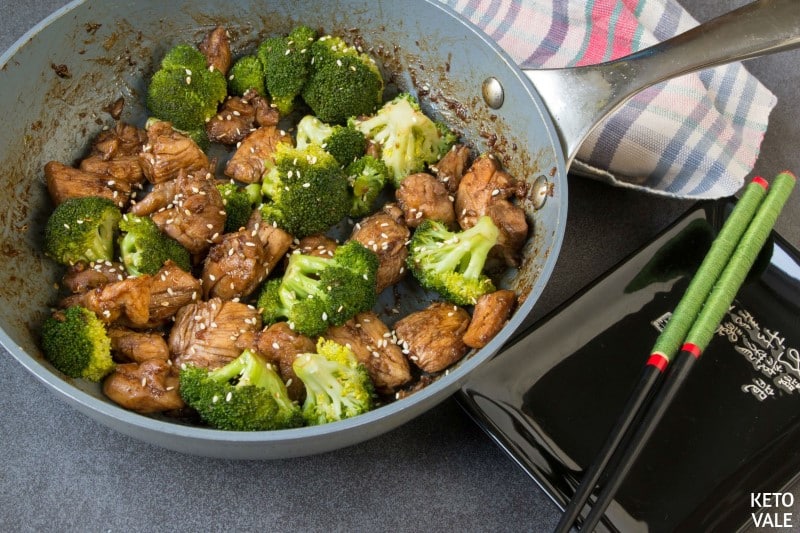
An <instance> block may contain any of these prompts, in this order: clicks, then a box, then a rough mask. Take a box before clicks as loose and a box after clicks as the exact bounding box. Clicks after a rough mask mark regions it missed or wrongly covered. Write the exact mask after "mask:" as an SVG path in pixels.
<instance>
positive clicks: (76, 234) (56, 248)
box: [44, 196, 122, 265]
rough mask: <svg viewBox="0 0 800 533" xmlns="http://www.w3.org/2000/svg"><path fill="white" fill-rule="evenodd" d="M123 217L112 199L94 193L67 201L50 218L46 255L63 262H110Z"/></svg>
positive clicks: (45, 248)
mask: <svg viewBox="0 0 800 533" xmlns="http://www.w3.org/2000/svg"><path fill="white" fill-rule="evenodd" d="M121 219H122V213H121V212H120V210H119V208H118V207H117V206H116V205H114V202H112V201H111V200H108V199H105V198H98V197H94V196H89V197H83V198H72V199H69V200H66V201H65V202H63V203H61V204H59V205H58V207H56V208H55V210H54V211H53V212H52V214H51V215H50V217H49V218H48V219H47V223H46V225H45V228H44V251H45V254H47V256H48V257H50V258H51V259H53V260H55V261H57V262H59V263H61V264H63V265H72V264H75V263H77V262H79V261H86V262H92V261H111V260H112V259H114V237H115V236H116V234H117V231H118V227H119V221H120V220H121Z"/></svg>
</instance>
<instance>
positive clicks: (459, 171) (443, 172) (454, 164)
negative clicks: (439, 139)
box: [431, 144, 470, 194]
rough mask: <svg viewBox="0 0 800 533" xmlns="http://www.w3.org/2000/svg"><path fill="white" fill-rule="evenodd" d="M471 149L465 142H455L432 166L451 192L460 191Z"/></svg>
mask: <svg viewBox="0 0 800 533" xmlns="http://www.w3.org/2000/svg"><path fill="white" fill-rule="evenodd" d="M469 157H470V151H469V148H467V147H466V146H464V145H463V144H454V145H453V147H452V148H451V149H450V150H448V152H447V153H446V154H445V155H444V157H442V158H441V159H440V160H439V162H438V163H436V164H435V165H434V166H432V167H431V170H432V171H433V173H434V174H436V177H437V178H438V179H439V181H441V182H442V183H444V185H445V187H447V190H448V191H450V194H455V193H456V191H458V184H459V183H461V177H462V176H463V175H464V170H466V168H467V165H468V164H469Z"/></svg>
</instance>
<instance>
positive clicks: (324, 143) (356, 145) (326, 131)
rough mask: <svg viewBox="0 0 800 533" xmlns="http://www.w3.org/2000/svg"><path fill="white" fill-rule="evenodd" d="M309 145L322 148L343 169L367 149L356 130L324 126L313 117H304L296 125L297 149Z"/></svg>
mask: <svg viewBox="0 0 800 533" xmlns="http://www.w3.org/2000/svg"><path fill="white" fill-rule="evenodd" d="M309 144H317V145H319V146H321V147H322V148H324V149H325V151H326V152H328V153H329V154H331V155H332V156H333V157H335V158H336V161H338V162H339V164H340V165H342V166H343V167H345V166H347V165H349V164H350V163H352V162H353V161H355V160H356V159H358V158H359V157H361V156H362V155H364V152H365V151H366V149H367V139H366V137H364V134H363V133H361V132H360V131H358V130H357V129H355V128H351V127H349V126H342V125H341V124H333V125H331V124H326V123H324V122H322V121H321V120H320V119H318V118H317V117H315V116H313V115H306V116H304V117H303V118H302V119H300V122H298V123H297V147H298V148H305V147H306V146H308V145H309Z"/></svg>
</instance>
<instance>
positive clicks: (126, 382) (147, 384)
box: [103, 359, 184, 414]
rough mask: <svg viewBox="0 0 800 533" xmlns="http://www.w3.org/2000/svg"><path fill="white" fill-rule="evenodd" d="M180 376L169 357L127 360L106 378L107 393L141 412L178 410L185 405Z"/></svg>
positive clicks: (116, 401)
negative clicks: (137, 361)
mask: <svg viewBox="0 0 800 533" xmlns="http://www.w3.org/2000/svg"><path fill="white" fill-rule="evenodd" d="M178 375H179V373H178V372H177V371H175V370H174V369H173V367H172V365H171V364H170V361H168V360H167V361H164V360H161V359H148V360H147V361H144V362H142V363H124V364H120V365H117V366H116V368H115V369H114V371H113V372H112V373H111V374H109V375H108V377H106V379H105V380H104V381H103V392H104V393H105V395H106V396H108V397H109V398H110V399H111V400H112V401H113V402H114V403H116V404H118V405H121V406H122V407H124V408H126V409H130V410H131V411H136V412H137V413H142V414H150V413H161V412H164V411H175V410H178V409H182V408H183V407H184V403H183V399H182V398H181V395H180V393H179V390H178V387H179V378H178Z"/></svg>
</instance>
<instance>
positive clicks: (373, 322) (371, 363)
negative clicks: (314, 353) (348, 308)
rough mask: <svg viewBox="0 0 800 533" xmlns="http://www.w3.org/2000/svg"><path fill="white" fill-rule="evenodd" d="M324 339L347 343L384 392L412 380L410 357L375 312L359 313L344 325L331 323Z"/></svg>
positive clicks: (376, 386) (379, 388) (389, 391)
mask: <svg viewBox="0 0 800 533" xmlns="http://www.w3.org/2000/svg"><path fill="white" fill-rule="evenodd" d="M325 338H326V339H329V340H332V341H335V342H337V343H339V344H341V345H344V346H348V347H349V348H350V349H351V350H352V351H353V353H354V354H355V355H356V357H357V358H358V360H359V362H360V363H362V364H363V365H364V366H365V367H366V368H367V372H369V377H370V378H371V379H372V383H373V384H374V385H375V390H377V391H378V392H380V393H381V394H392V393H394V392H395V391H396V390H397V389H398V388H400V387H402V386H403V385H405V384H406V383H408V382H409V381H411V367H410V365H409V364H408V359H407V358H406V356H405V355H403V352H402V350H401V349H400V347H399V346H398V345H397V344H395V339H394V336H393V335H392V332H391V331H389V328H388V327H386V324H384V323H383V322H382V321H381V319H380V318H379V317H378V315H376V314H375V313H373V312H371V311H369V312H366V313H359V314H357V315H356V316H354V317H353V318H352V319H350V320H348V321H347V322H345V323H344V324H342V325H341V326H332V327H330V328H328V331H327V332H326V333H325Z"/></svg>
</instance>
